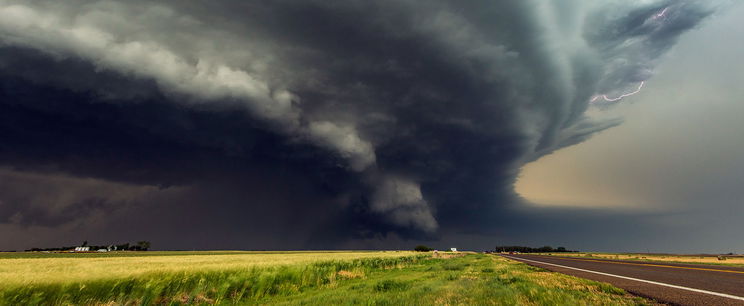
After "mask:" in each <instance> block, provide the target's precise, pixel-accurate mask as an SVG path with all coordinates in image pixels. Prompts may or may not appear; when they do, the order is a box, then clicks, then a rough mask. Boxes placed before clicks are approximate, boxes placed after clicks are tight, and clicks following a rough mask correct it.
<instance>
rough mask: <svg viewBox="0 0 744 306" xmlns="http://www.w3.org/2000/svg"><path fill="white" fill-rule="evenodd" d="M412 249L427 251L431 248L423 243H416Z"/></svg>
mask: <svg viewBox="0 0 744 306" xmlns="http://www.w3.org/2000/svg"><path fill="white" fill-rule="evenodd" d="M413 250H414V251H416V252H429V251H431V248H430V247H428V246H425V245H417V246H416V247H415V248H414V249H413Z"/></svg>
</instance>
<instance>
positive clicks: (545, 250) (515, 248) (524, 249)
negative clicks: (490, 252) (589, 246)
mask: <svg viewBox="0 0 744 306" xmlns="http://www.w3.org/2000/svg"><path fill="white" fill-rule="evenodd" d="M494 251H495V252H519V253H562V252H578V251H571V250H567V249H566V248H564V247H557V248H555V249H554V248H553V247H551V246H549V245H546V246H544V247H540V248H531V247H526V246H518V245H511V246H496V248H495V249H494Z"/></svg>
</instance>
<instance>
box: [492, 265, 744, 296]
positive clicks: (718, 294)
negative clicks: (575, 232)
mask: <svg viewBox="0 0 744 306" xmlns="http://www.w3.org/2000/svg"><path fill="white" fill-rule="evenodd" d="M502 256H503V255H502ZM504 257H506V258H509V259H513V260H517V261H520V260H525V261H531V262H536V263H541V264H545V265H551V266H556V267H561V268H566V269H572V270H578V271H583V272H588V273H594V274H600V275H606V276H611V277H617V278H623V279H629V280H632V281H637V282H643V283H649V284H654V285H659V286H664V287H671V288H676V289H682V290H687V291H693V292H698V293H705V294H710V295H715V296H720V297H725V298H729V299H734V300H740V301H744V297H740V296H736V295H730V294H725V293H718V292H713V291H708V290H702V289H695V288H689V287H683V286H677V285H672V284H667V283H660V282H655V281H650V280H645V279H639V278H633V277H627V276H620V275H615V274H610V273H604V272H597V271H592V270H585V269H579V268H574V267H568V266H563V265H557V264H552V263H547V262H542V261H537V260H531V259H525V258H520V257H510V256H504Z"/></svg>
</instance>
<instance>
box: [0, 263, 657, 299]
mask: <svg viewBox="0 0 744 306" xmlns="http://www.w3.org/2000/svg"><path fill="white" fill-rule="evenodd" d="M646 303H648V301H647V300H644V299H642V298H638V297H633V296H630V295H628V294H626V293H625V292H624V291H623V290H622V289H618V288H616V287H613V286H611V285H608V284H604V283H599V282H594V281H590V280H584V279H579V278H576V277H572V276H567V275H563V274H559V273H553V272H549V271H547V270H543V269H540V268H535V267H531V266H528V265H525V264H522V263H518V262H515V261H511V260H508V259H505V258H502V257H497V256H491V255H483V254H469V255H466V256H463V257H455V258H431V257H430V256H429V255H408V256H403V257H393V258H362V259H353V260H328V261H320V262H313V263H308V264H297V265H282V266H255V267H250V268H240V269H237V268H233V269H226V270H219V271H218V270H206V271H203V270H199V269H198V267H193V268H192V269H191V270H186V271H179V272H153V273H147V274H142V275H136V276H129V277H122V278H112V279H99V280H89V281H75V282H54V283H34V284H28V285H13V286H8V285H3V284H0V305H81V304H82V305H102V304H106V305H185V304H279V305H295V304H306V305H328V304H366V305H431V304H437V305H453V304H479V305H482V304H485V305H524V304H527V305H530V304H534V305H643V304H646Z"/></svg>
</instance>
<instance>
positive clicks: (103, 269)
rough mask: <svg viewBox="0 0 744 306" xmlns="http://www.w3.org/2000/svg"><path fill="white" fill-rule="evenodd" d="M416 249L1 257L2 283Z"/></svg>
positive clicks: (376, 254) (394, 253)
mask: <svg viewBox="0 0 744 306" xmlns="http://www.w3.org/2000/svg"><path fill="white" fill-rule="evenodd" d="M414 254H416V253H415V252H407V251H402V252H399V251H389V252H290V253H276V254H266V253H258V254H251V253H238V252H236V253H235V254H224V253H221V254H219V255H213V254H209V252H205V254H204V255H184V256H181V255H173V256H146V255H145V256H131V257H93V258H92V257H80V258H75V257H65V258H59V257H57V258H11V259H0V279H2V280H3V281H2V283H3V285H18V284H22V285H23V284H36V283H57V282H83V281H90V280H99V279H113V278H126V277H132V276H137V275H142V274H146V273H152V272H188V271H191V270H199V271H210V270H212V271H219V270H230V269H242V268H244V269H249V268H252V267H264V266H281V265H296V264H307V263H312V262H318V261H327V260H353V259H360V258H393V257H402V256H410V255H414Z"/></svg>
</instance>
